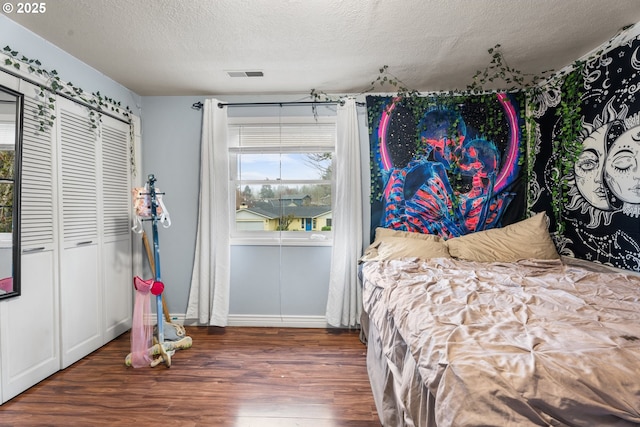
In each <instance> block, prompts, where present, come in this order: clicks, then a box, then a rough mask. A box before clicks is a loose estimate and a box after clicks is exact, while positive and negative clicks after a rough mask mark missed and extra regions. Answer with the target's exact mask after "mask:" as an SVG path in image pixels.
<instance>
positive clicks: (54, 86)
mask: <svg viewBox="0 0 640 427" xmlns="http://www.w3.org/2000/svg"><path fill="white" fill-rule="evenodd" d="M3 51H4V53H5V55H7V58H5V60H4V65H6V66H8V67H13V68H15V69H16V70H21V69H22V66H23V65H24V66H26V67H27V68H26V69H27V71H28V72H29V73H31V74H36V75H37V76H39V77H41V78H43V79H44V80H45V83H43V84H39V85H38V87H39V89H40V92H39V93H38V97H39V100H40V102H39V103H38V111H37V113H36V114H37V115H38V117H39V124H40V127H39V130H40V131H41V132H43V131H45V130H46V129H49V128H51V126H53V124H54V120H55V119H56V116H55V114H54V112H55V108H56V107H55V101H56V98H55V97H54V95H56V94H62V95H65V96H67V97H70V98H72V99H76V100H78V101H81V102H82V103H84V104H85V105H88V106H89V120H90V122H91V127H92V128H93V129H97V128H98V124H99V123H100V121H101V114H100V112H101V111H111V112H113V113H117V114H120V115H122V116H124V117H126V118H129V119H130V118H131V110H130V109H129V107H124V108H123V107H122V104H121V103H120V102H118V101H115V100H114V99H112V98H109V97H105V96H103V95H101V94H100V92H95V93H91V94H87V93H86V92H84V90H83V89H82V88H79V87H77V86H75V85H74V84H73V83H71V82H66V83H65V82H63V81H62V80H61V79H60V76H59V75H58V72H57V71H56V70H51V71H49V70H47V69H45V68H43V67H42V63H41V62H40V61H39V60H37V59H29V58H27V57H26V56H24V55H20V54H19V52H18V51H16V50H13V49H11V47H9V46H5V47H4V49H3Z"/></svg>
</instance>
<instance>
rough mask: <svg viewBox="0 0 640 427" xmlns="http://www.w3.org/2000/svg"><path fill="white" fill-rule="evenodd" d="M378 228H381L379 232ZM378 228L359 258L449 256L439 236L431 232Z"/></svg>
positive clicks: (382, 259) (427, 257) (381, 259)
mask: <svg viewBox="0 0 640 427" xmlns="http://www.w3.org/2000/svg"><path fill="white" fill-rule="evenodd" d="M379 230H382V231H381V232H379ZM384 230H387V229H383V228H378V229H377V230H376V240H375V241H374V242H373V243H372V244H371V245H370V246H369V247H368V248H367V250H366V251H365V253H364V255H363V256H362V257H361V258H360V261H361V262H364V261H388V260H392V259H400V258H420V259H429V258H442V257H445V258H451V257H450V256H449V251H448V250H447V246H446V245H445V244H444V242H443V241H442V240H440V237H438V236H434V235H431V234H421V233H411V232H406V231H399V230H387V231H384Z"/></svg>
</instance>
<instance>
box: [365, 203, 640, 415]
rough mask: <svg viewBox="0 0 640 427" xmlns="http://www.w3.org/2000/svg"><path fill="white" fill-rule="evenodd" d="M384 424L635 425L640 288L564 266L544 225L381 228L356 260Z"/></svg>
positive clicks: (618, 277)
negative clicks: (452, 230) (469, 229)
mask: <svg viewBox="0 0 640 427" xmlns="http://www.w3.org/2000/svg"><path fill="white" fill-rule="evenodd" d="M361 274H362V283H363V305H364V312H365V316H366V318H365V319H363V327H366V334H367V369H368V373H369V378H370V382H371V387H372V390H373V394H374V400H375V403H376V407H377V410H378V414H379V417H380V420H381V422H382V424H383V425H384V426H385V427H392V426H426V427H434V426H437V427H446V426H500V427H505V426H519V427H520V426H630V425H639V424H640V278H639V277H638V276H636V275H632V274H623V273H621V272H619V271H617V270H616V271H614V270H613V269H609V268H607V267H605V266H602V265H598V264H594V263H589V262H584V261H579V260H573V259H569V258H563V257H560V256H559V255H558V254H557V252H556V251H555V247H554V246H553V243H552V242H551V239H550V237H549V233H548V230H547V228H546V217H545V216H544V214H538V215H535V216H533V217H531V218H529V219H527V220H524V221H521V222H520V223H516V224H512V225H510V226H507V227H504V228H503V229H498V230H488V231H483V232H479V233H473V234H471V235H467V236H462V237H459V238H458V237H457V238H454V239H450V240H448V241H442V240H440V239H439V238H438V237H437V236H429V235H418V234H416V233H407V232H401V231H395V230H385V229H378V230H376V237H375V241H374V242H373V244H372V245H371V246H370V247H369V249H368V250H367V251H366V253H365V255H364V256H363V258H362V269H361Z"/></svg>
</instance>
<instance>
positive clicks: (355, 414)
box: [0, 327, 380, 427]
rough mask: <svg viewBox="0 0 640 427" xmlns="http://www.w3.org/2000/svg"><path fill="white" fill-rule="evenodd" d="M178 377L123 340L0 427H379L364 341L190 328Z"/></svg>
mask: <svg viewBox="0 0 640 427" xmlns="http://www.w3.org/2000/svg"><path fill="white" fill-rule="evenodd" d="M187 334H188V335H189V336H191V338H192V339H193V347H192V348H190V349H186V350H179V351H177V352H176V354H175V355H174V356H173V357H172V365H171V368H166V367H165V366H164V365H159V366H156V367H154V368H151V367H144V368H138V369H134V368H131V367H127V366H125V365H124V358H125V356H126V355H127V354H128V353H129V351H130V342H129V340H130V337H129V334H128V333H127V334H124V335H122V336H120V337H118V338H117V339H115V340H114V341H112V342H110V343H108V344H107V345H105V346H104V347H102V348H100V349H99V350H97V351H95V352H94V353H92V354H90V355H88V356H87V357H85V358H83V359H82V360H80V361H78V362H77V363H75V364H74V365H72V366H70V367H68V368H67V369H65V370H63V371H60V372H58V373H56V374H55V375H53V376H51V377H50V378H47V379H46V380H44V381H42V382H40V383H39V384H37V385H36V386H34V387H32V388H31V389H29V390H27V391H26V392H24V393H22V394H21V395H19V396H16V397H15V398H13V399H12V400H10V401H9V402H7V403H5V404H4V405H2V406H0V425H2V426H19V427H22V426H115V427H117V426H155V425H163V424H165V425H172V426H184V427H204V426H220V427H225V426H230V427H271V426H274V427H276V426H277V427H289V426H301V427H379V426H380V422H379V421H378V416H377V414H376V409H375V405H374V402H373V397H372V394H371V388H370V386H369V380H368V377H367V369H366V348H365V346H364V345H362V343H360V341H359V339H358V333H357V332H356V331H346V330H333V329H300V328H248V327H228V328H208V327H187Z"/></svg>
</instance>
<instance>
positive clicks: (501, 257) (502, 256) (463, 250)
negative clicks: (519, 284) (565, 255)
mask: <svg viewBox="0 0 640 427" xmlns="http://www.w3.org/2000/svg"><path fill="white" fill-rule="evenodd" d="M446 245H447V248H448V249H449V253H450V254H451V256H452V257H454V258H460V259H465V260H469V261H480V262H496V261H501V262H513V261H517V260H520V259H527V258H533V259H558V258H560V255H559V254H558V251H557V250H556V247H555V245H554V244H553V241H552V240H551V236H550V235H549V229H548V227H547V215H546V214H545V213H544V212H541V213H538V214H536V215H534V216H532V217H531V218H528V219H525V220H523V221H520V222H516V223H514V224H511V225H507V226H506V227H502V228H494V229H491V230H485V231H478V232H476V233H471V234H467V235H464V236H460V237H454V238H452V239H449V240H447V241H446Z"/></svg>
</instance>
